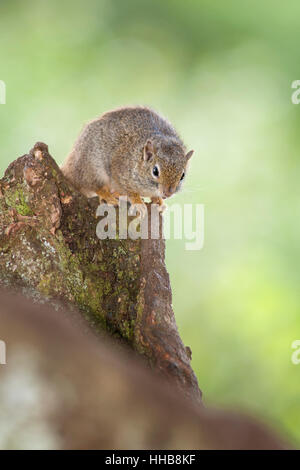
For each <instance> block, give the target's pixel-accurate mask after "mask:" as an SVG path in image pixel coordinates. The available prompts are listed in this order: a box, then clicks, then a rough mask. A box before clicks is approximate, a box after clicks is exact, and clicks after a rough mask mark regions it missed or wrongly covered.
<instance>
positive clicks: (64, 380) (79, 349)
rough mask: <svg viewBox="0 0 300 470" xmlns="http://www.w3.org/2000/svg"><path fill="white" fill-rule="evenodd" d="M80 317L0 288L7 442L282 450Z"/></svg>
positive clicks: (1, 438)
mask: <svg viewBox="0 0 300 470" xmlns="http://www.w3.org/2000/svg"><path fill="white" fill-rule="evenodd" d="M78 323H79V324H81V323H82V317H80V314H77V315H76V313H75V312H72V313H70V312H66V311H56V310H54V309H53V308H50V307H49V306H46V305H38V304H33V303H32V302H30V301H29V300H26V299H24V298H23V297H19V298H16V297H15V296H11V295H7V294H4V293H3V292H0V325H1V329H0V331H1V339H2V340H3V341H5V343H6V346H7V360H6V362H7V363H6V365H0V415H1V426H0V448H2V449H20V448H21V449H24V448H25V449H28V448H29V449H32V448H44V449H45V448H46V449H49V448H50V449H51V448H55V449H282V448H283V444H282V442H281V441H280V440H279V439H278V438H277V437H276V436H275V435H274V434H273V433H272V432H270V431H269V430H267V429H266V428H265V427H264V426H262V425H260V424H259V423H257V422H255V421H254V420H252V419H250V418H248V417H246V416H243V415H238V414H235V413H225V412H221V411H215V410H206V409H205V408H204V407H202V406H200V407H199V406H198V405H197V404H195V402H192V401H191V400H186V399H184V398H183V396H182V394H180V393H178V391H177V390H176V389H174V387H173V388H172V389H171V387H169V386H168V385H167V384H166V383H165V381H162V379H161V377H158V376H157V374H154V373H153V372H151V371H150V370H149V369H148V370H147V368H145V367H144V365H143V364H141V363H139V362H140V361H138V360H137V357H133V355H129V352H130V351H129V350H128V349H127V352H126V351H123V350H122V348H119V349H118V348H116V347H115V343H113V342H112V340H110V341H108V340H106V341H102V342H100V341H99V340H98V338H95V336H94V335H91V334H90V333H83V331H84V329H83V328H82V327H78ZM81 326H82V325H81Z"/></svg>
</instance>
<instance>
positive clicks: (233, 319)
mask: <svg viewBox="0 0 300 470" xmlns="http://www.w3.org/2000/svg"><path fill="white" fill-rule="evenodd" d="M299 14H300V5H299V2H297V1H296V0H290V1H289V2H288V4H287V3H284V2H283V3H280V2H272V1H270V0H265V1H264V2H261V1H257V0H251V1H250V0H246V1H244V2H238V1H231V0H228V1H226V2H220V1H219V2H211V1H208V0H207V1H203V0H202V1H200V0H185V1H184V2H183V1H182V0H164V1H161V0H152V1H145V0H126V1H124V0H107V1H103V0H85V1H78V0H73V1H66V0H60V1H56V0H53V1H51V2H49V1H47V0H27V1H24V0H23V1H21V0H19V1H16V0H10V1H8V0H1V2H0V79H1V80H4V81H5V82H6V86H7V104H6V105H0V141H1V148H0V171H1V174H2V173H3V172H4V170H5V168H6V167H7V165H8V164H9V163H10V162H11V161H12V160H14V159H15V158H16V157H18V156H20V155H22V154H24V153H26V152H28V150H29V149H30V148H32V146H33V144H34V143H35V142H36V141H38V140H39V141H44V142H46V143H47V144H48V145H49V148H50V152H51V153H52V155H53V156H54V158H56V160H57V161H58V162H59V163H61V162H62V161H63V159H64V157H65V156H66V155H67V153H68V152H69V150H70V149H71V146H72V144H73V142H74V140H75V138H76V136H77V135H78V133H79V131H80V129H81V127H82V125H83V123H85V122H86V121H88V120H90V119H91V118H93V117H96V116H97V115H99V114H101V113H102V112H103V111H106V110H108V109H110V108H113V107H115V106H119V105H126V104H147V105H150V106H152V107H154V108H155V109H157V110H159V111H160V112H161V113H162V114H164V115H165V116H167V117H168V118H169V119H170V120H171V121H172V123H173V124H174V125H175V127H177V129H178V130H179V132H180V134H181V135H182V137H183V138H184V140H185V142H186V144H187V146H188V148H189V149H190V148H193V149H194V150H195V155H194V157H193V161H192V163H191V168H190V172H189V175H188V177H187V180H186V184H185V190H184V191H183V192H182V193H181V194H179V195H177V196H175V198H174V199H172V200H171V201H170V202H169V204H172V202H174V203H175V202H177V203H178V202H179V203H181V204H184V203H194V204H196V203H202V204H204V205H205V244H204V247H203V249H202V250H201V251H186V250H185V241H184V240H183V241H178V240H169V241H168V242H167V266H168V269H169V271H170V276H171V282H172V287H173V297H174V299H173V304H174V310H175V314H176V318H177V322H178V325H179V328H180V332H181V335H182V337H183V339H184V342H185V344H187V345H189V346H190V347H191V348H192V351H193V361H192V365H193V367H194V369H195V371H196V373H197V376H198V379H199V383H200V386H201V388H202V389H203V391H204V399H205V402H206V403H207V404H215V405H218V406H220V407H226V408H234V409H239V410H244V411H247V412H249V413H252V414H254V415H256V416H259V417H260V418H262V419H263V420H265V421H266V422H268V423H270V424H271V425H272V426H274V427H275V428H276V429H278V430H279V431H282V432H284V433H287V435H288V436H290V438H291V439H292V440H293V442H294V443H296V445H297V443H298V444H299V442H300V426H299V424H300V405H299V401H300V365H299V366H296V365H293V364H292V362H291V354H292V349H291V343H292V341H294V340H295V339H299V337H300V298H299V297H300V295H299V294H300V292H299V266H300V247H299V245H300V236H299V235H300V221H299V200H300V199H299V196H300V194H299V170H300V158H299V151H300V142H299V132H298V129H299V124H300V106H299V107H298V106H296V105H293V104H292V102H291V94H292V91H293V90H292V89H291V83H292V81H293V80H296V79H299V78H300V67H299V64H300V49H299V41H298V38H299Z"/></svg>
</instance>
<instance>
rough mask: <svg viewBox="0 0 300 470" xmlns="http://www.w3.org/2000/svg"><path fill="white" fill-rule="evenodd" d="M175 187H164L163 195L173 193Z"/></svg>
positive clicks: (167, 195) (168, 195)
mask: <svg viewBox="0 0 300 470" xmlns="http://www.w3.org/2000/svg"><path fill="white" fill-rule="evenodd" d="M174 192H175V188H174V187H173V186H168V187H165V188H164V196H165V197H170V196H172V194H174Z"/></svg>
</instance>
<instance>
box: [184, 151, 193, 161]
mask: <svg viewBox="0 0 300 470" xmlns="http://www.w3.org/2000/svg"><path fill="white" fill-rule="evenodd" d="M193 153H194V150H190V151H189V152H188V153H187V154H186V156H185V158H186V159H187V160H189V159H190V158H191V156H192V155H193Z"/></svg>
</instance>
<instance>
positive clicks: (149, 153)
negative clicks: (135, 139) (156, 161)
mask: <svg viewBox="0 0 300 470" xmlns="http://www.w3.org/2000/svg"><path fill="white" fill-rule="evenodd" d="M153 153H154V146H153V143H152V142H151V140H147V142H146V144H145V147H144V160H145V161H146V162H148V161H149V160H151V158H152V157H153Z"/></svg>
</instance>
